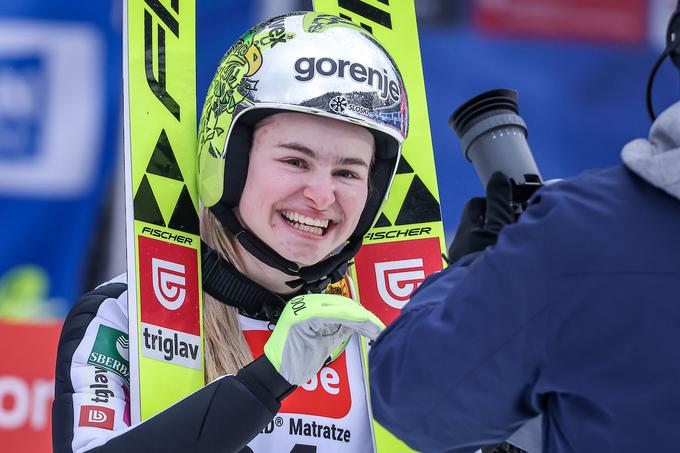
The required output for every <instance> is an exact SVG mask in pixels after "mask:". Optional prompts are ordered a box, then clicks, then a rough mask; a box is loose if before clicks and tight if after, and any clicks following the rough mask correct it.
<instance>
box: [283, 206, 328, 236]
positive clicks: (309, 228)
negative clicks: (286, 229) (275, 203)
mask: <svg viewBox="0 0 680 453" xmlns="http://www.w3.org/2000/svg"><path fill="white" fill-rule="evenodd" d="M281 216H282V217H283V218H284V219H285V220H286V221H288V224H289V225H291V226H292V227H293V228H296V229H298V230H300V231H305V232H307V233H312V234H315V235H317V236H323V233H324V231H325V230H326V228H328V223H329V220H328V219H315V218H313V217H307V216H304V215H302V214H299V213H297V212H294V211H282V212H281Z"/></svg>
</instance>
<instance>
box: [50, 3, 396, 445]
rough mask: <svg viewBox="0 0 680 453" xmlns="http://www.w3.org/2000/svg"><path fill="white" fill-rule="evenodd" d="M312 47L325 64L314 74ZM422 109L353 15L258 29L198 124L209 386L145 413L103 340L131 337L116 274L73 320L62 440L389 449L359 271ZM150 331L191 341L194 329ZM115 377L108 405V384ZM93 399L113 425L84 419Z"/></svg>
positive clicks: (232, 59) (371, 321)
mask: <svg viewBox="0 0 680 453" xmlns="http://www.w3.org/2000/svg"><path fill="white" fill-rule="evenodd" d="M272 37H277V39H276V40H273V39H271V38H272ZM301 58H310V59H311V60H310V61H312V60H313V61H317V62H319V67H318V68H317V70H316V72H314V73H311V72H310V74H309V75H308V76H307V77H302V78H300V77H296V76H295V74H296V68H298V67H299V64H298V63H296V62H298V61H300V59H301ZM335 61H338V62H341V64H340V66H339V68H338V70H337V71H330V69H329V68H328V67H327V66H328V64H329V63H328V62H335ZM350 62H351V63H350ZM362 68H363V69H362ZM366 68H369V70H368V72H367V74H372V75H371V76H370V77H369V78H368V79H365V78H362V76H361V71H362V70H363V71H367V69H366ZM343 71H347V74H350V75H351V77H344V74H345V72H343ZM388 86H389V89H388ZM407 121H408V106H407V103H406V93H405V91H404V85H403V81H402V79H401V76H400V74H399V71H398V70H397V68H396V66H395V65H394V62H393V61H392V59H391V58H390V56H389V55H388V54H387V53H386V52H385V51H384V49H383V48H382V46H380V44H379V43H378V42H377V41H375V39H374V38H373V37H372V36H371V35H370V34H368V33H367V32H366V31H365V30H363V29H362V28H360V27H357V26H355V25H354V24H352V23H351V22H348V21H345V20H344V19H341V18H339V17H334V16H327V15H320V14H316V13H294V14H290V15H287V16H282V17H277V18H274V19H272V20H270V21H267V22H264V23H262V24H260V25H258V26H256V27H255V28H253V29H252V30H250V31H249V32H247V33H246V34H244V35H243V36H242V37H241V38H240V39H239V40H238V41H237V42H236V43H235V44H234V45H233V46H232V47H231V48H230V49H229V51H228V52H227V53H226V55H225V56H224V58H223V59H222V61H221V62H220V65H219V67H218V68H217V72H216V74H215V77H214V79H213V81H212V83H211V85H210V88H209V91H208V95H207V97H206V102H205V105H204V108H203V112H202V116H201V122H200V129H199V137H198V142H199V149H198V163H199V186H200V190H199V192H200V197H201V202H202V205H203V207H202V212H201V239H202V240H203V244H202V278H203V289H204V294H203V301H204V305H203V312H202V313H203V319H202V321H203V331H204V340H205V341H204V360H205V381H206V383H207V385H206V386H205V387H204V388H202V389H201V390H199V391H197V392H195V393H194V394H192V395H190V396H189V397H187V398H185V399H184V400H182V401H180V402H178V403H176V404H175V405H173V406H171V407H170V408H168V409H167V410H165V411H163V412H161V413H159V414H157V415H155V416H153V417H151V418H149V419H147V420H146V421H144V423H142V424H139V425H136V426H133V427H131V428H128V425H129V419H128V418H126V416H125V410H126V409H125V407H126V395H127V393H126V392H127V391H128V388H129V387H130V383H129V382H128V379H129V377H128V376H127V375H121V373H119V372H118V373H117V372H116V370H112V369H108V368H107V367H106V366H103V365H101V363H100V362H95V363H93V362H92V361H91V360H90V358H89V355H88V353H89V351H91V350H94V349H97V351H100V350H101V351H103V352H102V353H101V354H100V356H101V355H102V354H104V353H110V352H111V351H112V349H111V347H110V346H111V345H110V341H109V340H110V338H109V337H111V338H113V336H112V335H113V334H112V333H111V331H114V332H113V333H115V335H116V336H117V338H120V337H121V336H125V337H126V338H127V335H126V333H125V332H126V329H127V287H126V285H124V284H123V283H122V282H123V281H124V280H125V279H124V276H123V277H121V278H119V279H118V280H116V281H114V282H109V283H108V284H105V285H102V286H101V287H99V288H98V289H97V290H96V291H95V292H93V293H90V294H88V295H86V296H84V297H83V298H82V299H81V301H80V302H79V303H77V304H76V305H75V306H74V309H73V311H72V313H71V314H70V315H69V317H68V318H67V320H66V322H65V324H64V332H67V335H65V336H64V337H63V338H65V340H63V343H62V344H60V351H59V359H58V363H59V364H60V365H59V366H58V370H57V378H58V381H59V382H60V384H58V386H57V397H56V401H55V409H54V414H55V416H54V420H55V424H54V433H55V434H54V439H55V440H54V446H55V451H88V450H91V449H93V448H97V451H101V452H106V451H122V450H125V451H148V450H153V451H160V450H162V451H165V452H166V453H168V452H174V451H228V452H232V451H234V452H235V451H239V452H243V453H248V452H251V453H252V452H257V453H268V452H284V453H287V452H291V451H300V449H302V448H303V449H304V451H305V452H311V451H317V449H318V451H324V452H335V451H343V452H353V453H359V452H361V453H364V452H367V451H374V450H375V447H374V441H373V429H372V420H371V416H370V410H369V404H370V403H369V400H368V394H367V391H366V388H367V387H366V381H365V372H364V370H365V364H363V363H362V358H363V353H362V350H361V341H362V340H361V339H360V335H363V336H365V337H367V338H369V339H374V338H375V337H377V335H378V333H379V332H380V331H381V330H382V329H383V328H384V326H383V324H382V323H381V322H380V320H378V318H376V317H375V316H374V315H373V314H372V313H370V312H369V311H367V310H366V309H364V308H363V307H362V306H361V305H359V304H358V303H356V302H355V301H354V300H352V297H353V296H354V291H353V289H352V282H351V281H350V279H349V277H348V276H347V275H348V274H347V269H348V265H349V261H350V260H351V259H352V258H353V257H354V255H355V254H356V253H357V251H358V250H359V247H360V246H361V242H362V240H363V237H364V235H365V234H366V233H367V232H368V230H369V229H370V227H371V225H372V224H373V223H374V221H375V219H376V218H377V216H378V213H379V212H380V208H381V206H382V204H383V202H384V200H385V199H386V197H387V195H388V193H389V188H390V185H391V181H392V178H393V176H394V173H395V172H396V168H397V164H398V162H399V157H400V153H401V144H402V142H403V140H404V139H405V137H406V131H407ZM102 325H104V326H105V327H106V328H102V329H100V328H99V327H100V326H102ZM144 335H145V337H144V340H145V341H148V342H149V343H150V344H152V346H153V347H156V346H157V347H158V348H160V346H158V345H160V344H161V343H162V344H163V345H166V343H167V346H168V347H167V350H166V349H164V351H165V354H166V355H170V354H174V355H177V354H180V355H181V353H182V351H183V348H182V346H181V344H182V341H183V338H182V332H179V333H178V334H175V335H174V340H172V338H170V337H169V336H164V335H162V334H161V332H160V331H158V333H157V332H156V331H148V332H147V331H145V334H144ZM173 341H174V343H173ZM171 343H172V344H175V348H174V349H173V348H172V344H171ZM163 347H164V348H165V346H163ZM187 351H188V353H192V351H190V350H187ZM196 355H197V356H198V352H196ZM104 363H107V362H104ZM319 383H321V384H320V385H319ZM101 386H104V387H101ZM297 386H300V387H297ZM296 387H297V388H296ZM100 388H106V391H107V392H108V393H107V395H108V396H107V401H106V402H100V401H94V400H92V398H91V397H90V393H91V392H92V389H100ZM133 388H134V387H133ZM284 398H285V399H284ZM92 402H95V403H97V404H104V406H102V407H104V409H105V410H102V409H100V408H99V406H93V405H92V404H91V403H92ZM92 411H98V412H97V413H104V414H107V417H110V418H111V423H110V424H109V423H107V424H106V425H104V424H101V425H99V426H94V425H92V424H91V423H90V424H88V423H85V424H83V423H81V422H82V420H83V417H85V418H87V417H88V416H89V415H88V414H90V413H92ZM277 412H278V416H277V418H276V419H275V420H272V419H273V417H274V416H275V415H277ZM73 414H76V417H75V418H76V419H78V416H80V419H78V420H74V415H73ZM331 419H332V421H331V422H330V423H329V420H331ZM338 433H341V434H338Z"/></svg>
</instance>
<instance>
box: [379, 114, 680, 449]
mask: <svg viewBox="0 0 680 453" xmlns="http://www.w3.org/2000/svg"><path fill="white" fill-rule="evenodd" d="M622 159H623V162H624V163H623V164H620V165H617V166H615V167H612V168H608V169H604V170H595V171H588V172H586V173H583V174H582V175H580V176H578V177H575V178H572V179H569V180H565V181H562V182H559V183H556V184H553V185H550V186H547V187H544V188H542V189H540V190H539V191H537V192H536V194H535V195H534V197H533V198H532V199H531V200H530V202H529V207H528V208H527V210H526V211H525V212H524V213H523V214H522V216H521V217H520V218H519V221H518V222H517V223H516V224H508V225H506V226H505V227H503V229H502V230H501V232H500V234H499V235H498V236H497V242H496V244H495V245H492V246H490V247H487V248H486V249H485V250H483V251H480V252H476V253H473V254H469V255H467V256H463V257H462V258H460V259H459V260H458V261H457V262H456V263H455V264H454V265H452V266H451V267H449V268H448V269H446V270H444V271H442V272H440V273H438V274H436V275H433V276H431V277H430V278H428V279H427V280H425V282H423V284H422V285H421V286H420V288H419V289H418V290H417V291H416V292H415V293H414V295H413V296H412V299H411V301H410V302H409V303H408V304H407V305H406V307H405V308H404V310H403V312H402V315H401V316H400V317H399V318H397V320H396V321H395V322H394V323H392V324H391V325H390V326H389V327H388V328H387V329H386V330H385V331H384V332H383V334H381V336H380V337H379V338H378V340H377V342H376V344H375V345H374V347H373V348H372V349H371V353H370V365H371V366H370V376H371V396H372V400H373V408H374V414H375V417H376V419H377V420H378V421H379V422H381V423H382V424H383V425H384V426H385V427H386V428H388V429H389V430H390V431H392V432H393V433H395V434H396V435H397V436H398V437H400V438H401V439H403V440H404V441H405V442H406V443H407V444H409V445H410V446H411V447H413V448H415V449H417V450H420V451H447V452H472V451H474V450H475V449H477V448H480V447H482V446H484V445H489V444H492V443H495V442H500V441H502V440H503V439H505V438H507V437H508V436H509V435H510V434H511V433H512V432H514V431H516V430H517V429H518V428H519V427H520V426H522V425H523V423H525V422H526V421H527V420H530V419H532V418H534V417H536V416H539V415H542V437H543V446H542V447H543V448H542V451H546V452H566V451H570V452H571V451H578V452H604V451H616V452H640V451H675V450H676V449H677V446H678V445H680V431H678V429H677V427H678V424H680V386H679V384H678V383H680V348H679V347H678V345H680V329H679V328H678V326H680V298H679V297H678V291H679V289H680V239H679V237H678V236H679V234H680V103H678V104H675V105H674V106H672V107H671V108H669V109H668V110H666V111H665V112H664V113H663V114H662V115H661V116H660V117H659V118H658V119H657V120H656V121H655V122H654V124H653V126H652V129H651V133H650V137H649V139H648V140H645V139H638V140H635V141H633V142H631V143H629V144H628V145H626V146H625V147H624V149H623V152H622ZM492 179H493V178H492ZM490 187H491V184H490ZM509 187H510V186H509V184H505V185H504V184H499V185H497V187H496V189H487V202H489V203H490V202H491V201H490V200H493V199H500V200H506V201H507V200H510V199H511V197H510V198H507V197H508V193H509V192H508V189H509ZM499 188H500V189H499ZM492 190H496V191H498V192H497V193H495V194H492V193H491V191H492ZM499 194H500V196H499ZM490 195H495V197H492V196H490ZM510 195H511V194H510ZM501 204H502V203H501ZM502 209H503V208H502V207H500V210H502ZM505 209H507V207H506V208H505ZM486 212H487V213H489V212H490V211H489V210H488V207H487V211H486ZM482 228H483V227H482ZM459 233H460V230H459ZM457 234H458V233H457ZM454 242H455V241H454ZM450 255H451V253H450ZM405 389H408V391H404V390H405Z"/></svg>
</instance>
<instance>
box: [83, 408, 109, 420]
mask: <svg viewBox="0 0 680 453" xmlns="http://www.w3.org/2000/svg"><path fill="white" fill-rule="evenodd" d="M107 419H108V416H107V415H106V412H104V411H100V410H97V409H90V411H89V412H88V413H87V421H88V422H90V423H106V421H107Z"/></svg>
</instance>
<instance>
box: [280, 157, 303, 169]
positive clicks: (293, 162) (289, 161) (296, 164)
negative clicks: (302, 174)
mask: <svg viewBox="0 0 680 453" xmlns="http://www.w3.org/2000/svg"><path fill="white" fill-rule="evenodd" d="M285 163H287V164H288V165H292V166H293V167H298V168H304V166H305V162H304V161H303V160H302V159H287V160H286V161H285Z"/></svg>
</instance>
